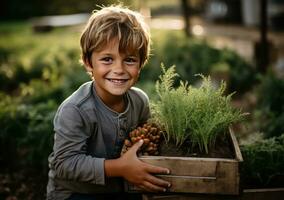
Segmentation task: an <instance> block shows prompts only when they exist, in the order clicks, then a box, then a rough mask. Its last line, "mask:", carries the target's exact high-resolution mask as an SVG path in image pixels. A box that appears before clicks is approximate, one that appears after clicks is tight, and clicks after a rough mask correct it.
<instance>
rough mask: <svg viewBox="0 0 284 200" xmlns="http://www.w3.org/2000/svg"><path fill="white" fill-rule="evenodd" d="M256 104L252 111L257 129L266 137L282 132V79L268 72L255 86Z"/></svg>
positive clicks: (283, 109)
mask: <svg viewBox="0 0 284 200" xmlns="http://www.w3.org/2000/svg"><path fill="white" fill-rule="evenodd" d="M257 99H258V104H257V107H256V110H255V112H254V114H255V117H256V119H257V121H258V125H259V129H260V130H261V131H262V132H264V136H265V137H266V138H270V137H275V136H280V135H281V134H282V133H283V132H284V126H283V123H284V105H283V101H284V80H283V79H282V78H279V77H277V76H276V75H275V74H274V73H272V72H268V73H267V74H266V75H265V76H263V77H262V79H261V84H260V85H259V86H258V88H257Z"/></svg>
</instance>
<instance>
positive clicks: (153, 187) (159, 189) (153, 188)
mask: <svg viewBox="0 0 284 200" xmlns="http://www.w3.org/2000/svg"><path fill="white" fill-rule="evenodd" d="M143 187H145V188H146V190H147V191H149V192H166V191H167V189H166V188H165V187H161V186H158V185H154V184H152V183H150V182H148V181H145V182H144V183H143Z"/></svg>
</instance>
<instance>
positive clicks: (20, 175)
mask: <svg viewBox="0 0 284 200" xmlns="http://www.w3.org/2000/svg"><path fill="white" fill-rule="evenodd" d="M46 185H47V173H43V172H42V171H38V170H31V169H22V170H17V171H15V172H11V171H10V169H3V168H1V171H0V200H43V199H45V194H46Z"/></svg>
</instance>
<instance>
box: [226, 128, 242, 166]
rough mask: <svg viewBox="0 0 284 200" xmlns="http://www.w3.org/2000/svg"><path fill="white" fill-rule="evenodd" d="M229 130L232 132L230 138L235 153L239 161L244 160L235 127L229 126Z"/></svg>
mask: <svg viewBox="0 0 284 200" xmlns="http://www.w3.org/2000/svg"><path fill="white" fill-rule="evenodd" d="M229 132H230V138H231V140H232V144H233V147H234V153H235V156H236V159H237V160H238V161H239V162H242V161H243V156H242V153H241V150H240V147H239V144H238V141H237V138H236V136H235V134H234V132H233V129H232V128H231V127H230V128H229Z"/></svg>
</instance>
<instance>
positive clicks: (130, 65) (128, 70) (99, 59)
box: [86, 39, 140, 101]
mask: <svg viewBox="0 0 284 200" xmlns="http://www.w3.org/2000/svg"><path fill="white" fill-rule="evenodd" d="M90 62H91V63H86V68H87V70H88V71H90V72H92V74H93V78H94V79H95V81H96V84H95V88H96V91H97V93H98V95H99V96H100V97H101V99H102V100H105V101H109V100H110V99H109V98H113V97H117V96H122V95H123V94H124V93H125V92H126V91H127V90H128V89H129V88H130V87H132V86H133V85H134V84H135V83H136V82H137V79H138V77H139V73H140V57H139V53H138V51H137V52H136V53H135V54H128V53H121V52H119V41H118V40H117V39H113V40H111V42H110V43H108V44H107V45H106V46H105V48H103V49H102V50H101V51H94V52H93V53H92V57H91V61H90Z"/></svg>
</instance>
